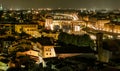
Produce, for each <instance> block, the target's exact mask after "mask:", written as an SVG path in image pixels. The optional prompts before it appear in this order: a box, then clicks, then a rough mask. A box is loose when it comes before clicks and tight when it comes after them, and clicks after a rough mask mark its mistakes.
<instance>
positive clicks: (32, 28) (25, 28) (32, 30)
mask: <svg viewBox="0 0 120 71" xmlns="http://www.w3.org/2000/svg"><path fill="white" fill-rule="evenodd" d="M15 32H18V33H22V32H25V33H27V34H30V35H32V36H34V37H38V36H40V34H39V32H38V24H36V23H20V24H15Z"/></svg>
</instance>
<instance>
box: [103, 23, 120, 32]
mask: <svg viewBox="0 0 120 71" xmlns="http://www.w3.org/2000/svg"><path fill="white" fill-rule="evenodd" d="M104 30H105V31H108V32H113V33H120V25H115V24H113V23H106V24H105V26H104Z"/></svg>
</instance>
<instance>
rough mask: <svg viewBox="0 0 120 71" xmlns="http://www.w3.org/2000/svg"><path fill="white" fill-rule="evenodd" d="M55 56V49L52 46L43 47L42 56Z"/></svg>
mask: <svg viewBox="0 0 120 71" xmlns="http://www.w3.org/2000/svg"><path fill="white" fill-rule="evenodd" d="M50 57H56V54H55V50H54V47H53V46H44V47H43V58H50Z"/></svg>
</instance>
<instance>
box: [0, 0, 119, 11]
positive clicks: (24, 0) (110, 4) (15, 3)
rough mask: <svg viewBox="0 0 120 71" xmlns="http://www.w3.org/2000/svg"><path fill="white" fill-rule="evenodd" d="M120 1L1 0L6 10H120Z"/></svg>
mask: <svg viewBox="0 0 120 71" xmlns="http://www.w3.org/2000/svg"><path fill="white" fill-rule="evenodd" d="M119 3H120V0H30V1H29V0H0V4H2V5H3V7H4V8H8V9H9V8H13V9H23V8H88V9H90V8H95V9H96V8H98V9H104V8H110V9H116V8H119V7H120V5H119Z"/></svg>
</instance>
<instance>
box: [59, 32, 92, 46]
mask: <svg viewBox="0 0 120 71" xmlns="http://www.w3.org/2000/svg"><path fill="white" fill-rule="evenodd" d="M58 42H62V43H65V44H71V45H75V46H91V47H92V46H94V41H93V40H92V39H91V38H90V36H89V35H87V34H84V35H74V34H68V33H65V32H61V33H60V34H59V36H58Z"/></svg>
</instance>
